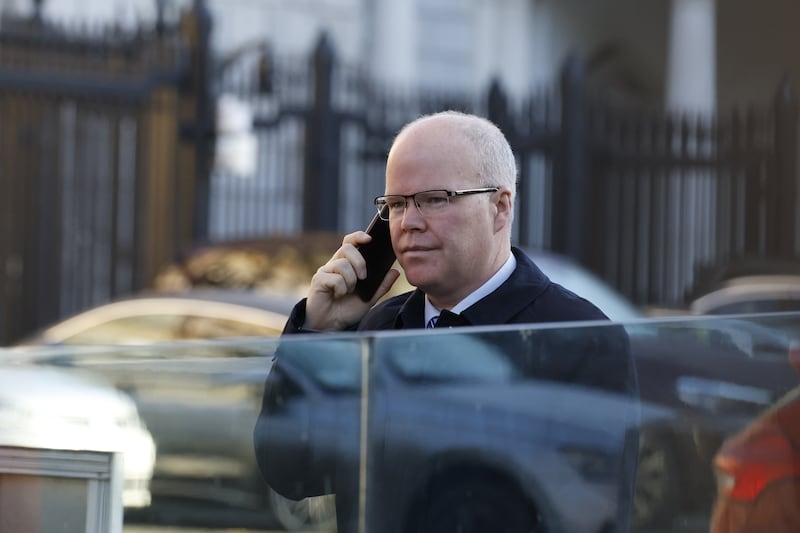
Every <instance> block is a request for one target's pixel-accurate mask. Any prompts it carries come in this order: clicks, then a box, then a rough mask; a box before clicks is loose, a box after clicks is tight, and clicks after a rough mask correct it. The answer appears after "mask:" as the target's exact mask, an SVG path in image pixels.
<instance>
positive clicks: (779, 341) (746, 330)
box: [627, 316, 800, 527]
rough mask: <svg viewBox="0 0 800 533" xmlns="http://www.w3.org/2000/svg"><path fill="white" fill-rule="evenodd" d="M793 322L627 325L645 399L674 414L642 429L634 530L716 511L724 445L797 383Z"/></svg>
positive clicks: (713, 320) (721, 320) (752, 320)
mask: <svg viewBox="0 0 800 533" xmlns="http://www.w3.org/2000/svg"><path fill="white" fill-rule="evenodd" d="M792 323H794V324H796V325H800V316H795V317H794V318H791V317H790V318H787V319H786V320H782V321H777V320H775V319H772V320H769V319H763V320H761V321H759V320H758V319H757V318H756V317H750V318H748V319H744V318H743V319H732V318H697V317H686V318H681V319H668V320H662V321H658V322H652V323H651V322H647V321H646V322H640V323H636V324H633V325H631V326H629V327H628V328H627V330H628V332H629V335H630V338H631V344H632V351H633V353H634V358H635V361H636V366H637V376H638V379H639V389H640V395H641V398H642V399H643V400H644V401H647V402H651V403H653V404H656V405H662V406H665V407H670V408H671V409H673V412H674V414H675V416H674V418H672V419H670V420H667V421H660V422H658V423H655V424H650V425H648V426H643V427H642V431H641V437H642V439H641V449H640V460H639V476H638V477H639V479H638V483H637V487H636V499H635V505H636V509H635V514H634V517H635V521H634V522H635V525H637V526H641V527H645V526H654V525H661V526H664V525H666V526H669V525H670V524H671V523H672V521H673V520H674V519H675V517H676V516H678V515H679V514H684V515H698V514H700V515H705V514H707V513H709V512H710V509H711V505H712V503H713V495H714V492H715V486H716V483H715V478H714V471H713V469H712V467H711V463H712V459H713V456H714V454H715V453H716V451H717V450H718V449H719V447H720V445H721V444H722V441H723V440H724V439H725V438H726V437H728V436H730V435H732V434H734V433H736V432H737V431H739V430H741V428H742V427H744V425H745V424H747V423H748V422H749V421H750V420H752V418H753V417H754V416H756V415H757V414H758V413H760V412H761V411H763V410H764V409H765V408H766V407H767V406H769V405H770V404H772V403H773V402H775V401H776V400H777V399H778V398H780V397H781V396H782V395H783V394H785V393H786V392H787V391H789V390H791V388H793V387H794V386H795V384H796V379H795V377H794V376H793V375H792V373H791V372H787V366H788V365H787V364H786V355H787V353H789V349H790V346H791V340H792V337H791V335H790V334H788V333H787V330H789V329H790V328H789V325H790V324H792Z"/></svg>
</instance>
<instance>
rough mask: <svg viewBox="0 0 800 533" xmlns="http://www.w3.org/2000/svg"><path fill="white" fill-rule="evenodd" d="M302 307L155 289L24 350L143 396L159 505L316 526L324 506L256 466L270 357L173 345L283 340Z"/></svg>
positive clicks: (276, 300) (73, 321) (57, 328)
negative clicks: (285, 493) (221, 507)
mask: <svg viewBox="0 0 800 533" xmlns="http://www.w3.org/2000/svg"><path fill="white" fill-rule="evenodd" d="M294 303H295V301H294V300H293V299H289V298H288V297H283V296H267V295H263V294H258V293H253V292H243V291H233V290H230V291H226V290H211V289H209V290H191V291H185V292H147V293H142V294H140V295H136V296H133V297H129V298H124V299H120V300H117V301H114V302H111V303H108V304H104V305H100V306H98V307H95V308H92V309H89V310H87V311H85V312H83V313H79V314H78V315H76V316H73V317H70V318H67V319H65V320H63V321H61V322H59V323H57V324H54V325H52V326H50V327H47V328H44V329H43V330H42V331H40V332H38V333H36V334H34V335H31V336H30V337H28V338H26V339H24V340H23V341H22V342H21V343H20V344H19V346H18V349H19V348H22V347H27V348H28V350H33V349H34V347H36V346H37V345H38V346H42V345H47V346H48V348H47V349H45V350H43V349H42V348H39V349H38V350H35V351H36V353H37V356H38V358H39V359H40V360H46V361H49V362H51V363H57V364H61V365H69V366H74V367H78V368H80V369H82V370H85V371H89V372H92V373H95V374H101V375H102V376H103V377H105V378H106V379H107V380H108V381H109V382H110V383H113V384H114V385H115V386H116V387H117V388H119V389H121V390H124V391H126V392H128V393H129V394H130V395H131V396H132V397H133V398H134V399H135V401H136V403H137V405H138V408H139V410H140V412H141V414H142V417H143V418H144V419H145V421H146V422H147V424H148V426H149V427H150V428H151V431H152V432H153V436H154V438H155V440H156V443H157V446H158V458H157V461H156V465H155V473H154V476H153V481H152V485H151V486H152V493H153V498H154V499H155V500H156V501H159V500H160V499H165V498H173V497H179V498H188V499H195V500H197V501H213V502H216V503H221V504H225V505H229V506H233V507H240V508H243V509H267V510H269V511H270V512H272V513H273V514H274V516H275V517H276V518H277V519H278V521H279V522H280V523H281V525H283V527H284V528H286V529H287V530H293V529H307V528H309V527H315V526H320V525H324V523H325V520H329V518H320V520H317V517H321V516H322V514H324V513H318V512H310V511H309V505H310V506H311V507H312V508H313V509H316V508H317V507H320V505H318V504H317V503H316V502H313V501H311V502H309V501H306V502H292V501H288V500H286V499H285V498H282V497H281V496H280V495H278V494H277V493H275V492H274V491H272V490H270V489H269V487H268V486H266V485H265V484H264V482H263V481H262V479H261V477H260V475H259V474H258V472H257V469H256V467H255V460H254V458H253V451H252V442H251V439H250V434H251V432H252V427H253V425H254V424H255V420H256V417H257V414H258V407H259V405H258V398H259V397H260V394H261V390H262V389H263V384H264V381H265V380H266V376H267V373H268V371H269V362H268V360H265V359H264V358H261V357H253V358H248V357H239V356H241V355H243V353H242V351H240V350H237V349H232V348H230V346H228V345H219V344H217V345H214V344H211V343H208V344H199V343H195V344H180V343H179V344H177V345H176V346H168V345H165V344H163V343H164V342H167V341H187V340H194V341H197V340H199V339H215V338H230V337H239V338H241V337H259V338H260V337H271V338H275V337H277V336H278V335H279V334H280V332H281V331H282V330H283V326H284V324H285V323H286V319H287V317H288V313H289V310H290V309H291V307H292V305H293V304H294ZM89 346H94V347H95V348H96V349H92V350H87V349H86V348H87V347H89ZM98 346H108V349H105V350H103V349H97V347H98ZM70 347H77V348H78V349H71V348H70ZM256 350H257V349H256ZM244 355H252V353H248V354H244ZM190 361H191V363H190ZM232 376H235V377H238V378H241V379H244V380H245V382H244V383H240V382H237V381H235V380H232V378H231V377H232ZM243 376H244V377H243ZM322 507H324V505H323V506H322Z"/></svg>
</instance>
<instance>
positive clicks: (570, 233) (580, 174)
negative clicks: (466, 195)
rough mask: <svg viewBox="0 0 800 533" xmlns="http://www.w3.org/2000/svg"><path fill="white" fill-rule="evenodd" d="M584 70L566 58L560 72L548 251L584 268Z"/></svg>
mask: <svg viewBox="0 0 800 533" xmlns="http://www.w3.org/2000/svg"><path fill="white" fill-rule="evenodd" d="M585 80H586V69H585V67H584V64H583V61H581V60H580V59H579V58H578V57H577V56H574V55H573V56H570V57H569V58H567V61H566V63H565V64H564V68H563V69H562V72H561V146H560V149H559V150H558V151H557V156H556V161H555V170H556V171H555V173H554V179H553V205H552V213H553V218H552V220H553V222H552V228H553V229H552V241H551V243H552V244H551V248H552V249H553V250H554V251H556V252H559V253H562V254H564V255H567V256H569V257H572V258H574V259H575V260H577V261H578V262H579V263H582V264H586V260H587V257H586V242H585V241H586V227H587V222H589V223H590V222H591V220H590V219H589V217H588V216H587V213H586V211H585V209H586V202H585V201H584V198H586V197H587V195H588V194H589V191H587V189H586V187H587V186H588V185H589V180H588V179H587V178H588V176H587V159H588V157H587V156H588V134H587V123H588V117H587V111H588V110H587V102H586V82H585Z"/></svg>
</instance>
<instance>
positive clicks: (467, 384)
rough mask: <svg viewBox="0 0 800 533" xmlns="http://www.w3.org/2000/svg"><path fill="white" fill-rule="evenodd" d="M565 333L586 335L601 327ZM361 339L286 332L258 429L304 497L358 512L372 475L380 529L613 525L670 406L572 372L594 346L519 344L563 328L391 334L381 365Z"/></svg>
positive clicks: (373, 522) (272, 471) (369, 497)
mask: <svg viewBox="0 0 800 533" xmlns="http://www.w3.org/2000/svg"><path fill="white" fill-rule="evenodd" d="M600 329H601V330H604V328H600ZM567 333H572V334H574V335H572V336H571V341H573V342H572V344H571V345H572V346H573V347H581V346H584V344H583V339H582V335H585V336H586V341H587V342H590V339H591V340H593V339H596V338H597V336H598V335H603V332H602V331H598V330H592V331H586V330H582V331H581V330H578V331H571V332H567ZM349 340H350V339H345V340H343V341H339V342H337V340H335V339H325V340H305V341H304V342H298V341H294V340H290V341H287V342H285V343H283V344H281V346H280V348H279V356H278V358H277V362H276V363H275V366H274V367H273V371H272V372H271V374H270V378H269V381H268V384H267V393H266V396H265V400H264V401H265V407H266V409H267V411H268V412H269V413H270V414H269V416H265V417H262V418H261V419H260V420H259V424H258V426H257V429H256V433H255V437H254V438H255V441H256V447H257V455H258V458H259V462H260V465H261V466H262V468H263V470H264V472H265V473H266V475H267V479H268V480H269V481H270V482H271V483H273V484H274V486H275V487H276V489H278V490H280V491H281V492H282V493H283V494H284V495H286V496H288V497H290V498H299V497H302V496H304V495H307V494H321V493H324V492H326V491H330V490H334V491H335V492H336V499H337V510H341V509H342V506H344V508H345V509H349V513H348V514H350V515H353V514H354V513H355V510H356V509H358V507H359V502H358V498H357V494H358V490H357V488H358V487H359V484H360V483H365V484H366V487H367V492H366V496H365V497H366V501H365V505H366V517H367V518H366V520H367V526H366V527H367V531H380V532H382V533H396V532H411V531H413V532H418V533H419V532H428V531H431V532H433V531H440V532H442V531H447V532H449V531H462V530H463V531H571V532H582V531H586V532H597V531H607V530H608V531H610V530H611V529H612V528H613V527H614V525H615V524H617V523H618V520H619V518H620V515H621V513H624V512H625V511H626V510H629V509H623V508H624V507H625V503H624V502H623V501H622V500H621V498H620V495H621V494H623V493H624V491H623V490H622V487H623V486H625V485H626V484H627V483H630V482H631V481H632V480H631V479H629V478H626V475H630V473H631V472H632V471H630V470H625V468H624V466H623V464H624V462H623V458H624V457H625V456H626V455H625V454H626V453H631V452H633V453H634V454H635V451H636V450H635V448H636V446H637V443H636V441H635V440H634V441H633V442H632V443H631V440H630V439H629V438H628V436H629V435H630V434H631V432H633V434H635V431H636V428H637V425H638V423H639V416H641V417H642V419H646V420H654V419H658V418H661V417H667V416H668V413H669V410H668V409H665V408H659V407H654V406H650V405H640V404H639V402H638V399H637V398H635V396H634V395H632V394H626V392H625V391H611V390H605V389H603V388H600V387H592V386H587V385H586V384H583V383H576V382H570V377H569V376H573V375H575V374H574V370H576V368H577V367H579V366H580V363H579V362H578V361H576V365H575V367H572V366H571V365H569V364H566V365H565V364H564V363H565V360H566V357H570V356H572V355H576V354H581V355H580V356H577V355H576V357H577V359H578V360H582V359H581V356H582V355H583V354H584V353H585V352H583V351H582V350H579V351H576V352H574V353H573V354H570V356H565V357H564V358H559V357H554V356H553V355H554V354H544V355H543V356H542V357H541V358H536V357H535V358H533V359H530V358H527V357H526V353H527V352H525V351H524V350H516V349H511V350H509V349H508V348H509V346H511V347H512V348H523V347H524V346H525V345H527V346H528V347H530V348H537V347H538V346H539V345H540V344H542V345H550V346H556V345H558V346H563V345H566V339H565V338H564V332H563V331H556V330H535V331H530V330H524V329H523V330H519V331H518V330H507V331H503V332H497V333H494V332H492V333H486V334H483V335H481V334H480V333H473V332H470V333H457V332H452V331H443V332H432V333H428V334H425V335H424V338H423V337H421V336H420V335H419V334H409V335H402V334H401V335H397V336H394V335H390V336H385V337H378V338H376V339H375V340H373V341H372V343H371V345H372V347H373V351H372V355H371V357H370V359H369V364H368V365H365V364H364V362H363V356H362V348H361V346H360V344H359V343H354V342H348V341H349ZM507 343H510V344H509V345H506V344H507ZM590 344H591V342H590ZM536 351H537V353H540V352H539V351H538V350H536ZM616 356H617V354H610V357H616ZM622 357H624V354H622ZM362 369H368V370H367V371H368V372H369V375H368V377H367V376H364V375H363V373H362ZM536 376H539V377H536ZM544 376H553V377H552V379H550V377H544ZM556 376H558V377H556ZM365 383H366V384H368V385H365ZM367 387H368V388H367ZM365 410H366V411H365ZM364 424H366V427H365V426H364ZM631 446H633V449H632V450H631ZM364 464H366V465H367V469H366V472H365V473H366V479H364V478H361V480H360V481H359V475H360V472H362V470H360V468H359V467H360V466H361V465H364ZM627 503H628V504H629V503H630V502H629V501H627ZM575 509H580V510H581V512H580V513H577V512H575ZM460 528H464V529H460Z"/></svg>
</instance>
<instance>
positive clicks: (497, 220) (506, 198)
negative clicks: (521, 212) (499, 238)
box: [493, 188, 514, 233]
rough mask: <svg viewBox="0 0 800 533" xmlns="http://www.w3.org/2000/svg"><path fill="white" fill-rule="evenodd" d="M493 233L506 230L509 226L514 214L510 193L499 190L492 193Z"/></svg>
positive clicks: (505, 190) (506, 190)
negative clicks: (493, 210)
mask: <svg viewBox="0 0 800 533" xmlns="http://www.w3.org/2000/svg"><path fill="white" fill-rule="evenodd" d="M494 194H495V195H496V196H497V197H496V198H494V199H493V200H494V207H495V214H494V231H495V233H497V232H499V231H502V230H504V229H507V228H508V227H509V226H510V225H511V218H512V216H513V214H514V202H513V201H512V200H511V191H509V190H508V189H505V188H503V189H500V190H499V191H497V192H496V193H494Z"/></svg>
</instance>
